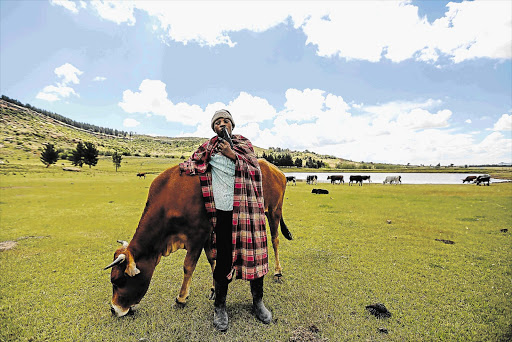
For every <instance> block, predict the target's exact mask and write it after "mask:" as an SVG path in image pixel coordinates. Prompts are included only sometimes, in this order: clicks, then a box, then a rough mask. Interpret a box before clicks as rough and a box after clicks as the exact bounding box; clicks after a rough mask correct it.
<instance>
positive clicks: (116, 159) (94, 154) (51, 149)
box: [40, 141, 123, 172]
mask: <svg viewBox="0 0 512 342" xmlns="http://www.w3.org/2000/svg"><path fill="white" fill-rule="evenodd" d="M40 159H41V161H42V162H43V164H45V165H46V167H49V166H50V165H52V164H55V163H56V162H57V160H58V159H59V152H58V151H57V150H56V149H55V146H53V144H46V145H44V148H43V152H42V153H41V158H40ZM122 159H123V155H122V154H120V153H118V152H117V151H115V152H114V153H112V163H113V164H114V166H115V168H116V172H117V169H118V168H120V167H121V160H122ZM68 160H69V161H71V163H72V164H73V165H74V166H80V167H82V166H83V165H84V164H86V165H89V168H90V167H92V166H96V164H97V163H98V150H97V149H96V146H94V144H93V143H91V142H86V143H85V144H84V143H82V142H81V141H80V142H79V143H78V144H77V145H76V149H74V150H73V151H72V152H71V155H69V156H68Z"/></svg>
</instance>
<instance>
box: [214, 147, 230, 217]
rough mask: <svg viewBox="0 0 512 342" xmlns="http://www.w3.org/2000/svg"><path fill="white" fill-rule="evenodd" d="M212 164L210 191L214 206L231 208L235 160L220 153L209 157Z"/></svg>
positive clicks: (225, 208)
mask: <svg viewBox="0 0 512 342" xmlns="http://www.w3.org/2000/svg"><path fill="white" fill-rule="evenodd" d="M210 165H211V166H212V191H213V199H214V200H215V208H216V209H219V210H224V211H231V210H233V195H234V193H235V162H234V161H233V160H231V159H229V158H228V157H226V156H225V155H223V154H221V153H217V154H215V155H213V156H212V157H211V159H210Z"/></svg>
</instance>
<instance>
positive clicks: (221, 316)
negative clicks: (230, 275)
mask: <svg viewBox="0 0 512 342" xmlns="http://www.w3.org/2000/svg"><path fill="white" fill-rule="evenodd" d="M227 294H228V283H227V282H226V283H223V284H221V283H219V282H217V281H216V282H215V304H214V306H215V308H214V312H213V326H214V327H215V328H216V329H217V330H219V331H226V330H228V321H229V319H228V312H227V310H226V296H227Z"/></svg>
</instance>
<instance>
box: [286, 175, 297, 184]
mask: <svg viewBox="0 0 512 342" xmlns="http://www.w3.org/2000/svg"><path fill="white" fill-rule="evenodd" d="M288 182H293V185H297V179H296V178H295V176H286V184H288Z"/></svg>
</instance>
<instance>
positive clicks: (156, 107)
mask: <svg viewBox="0 0 512 342" xmlns="http://www.w3.org/2000/svg"><path fill="white" fill-rule="evenodd" d="M165 88H166V85H165V83H163V82H162V81H159V80H147V79H146V80H143V81H142V83H141V84H140V86H139V92H133V91H131V90H125V91H124V92H123V100H122V101H121V102H119V106H120V107H121V108H122V109H123V110H124V111H126V112H127V113H145V114H153V115H160V116H163V117H165V118H166V120H167V121H172V122H179V123H182V124H184V125H190V126H195V125H197V124H199V123H200V122H201V121H203V120H204V119H205V113H204V112H203V110H202V109H201V108H200V107H199V106H197V105H189V104H186V103H177V104H174V103H173V102H172V101H171V100H169V99H168V98H167V91H166V90H165Z"/></svg>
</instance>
